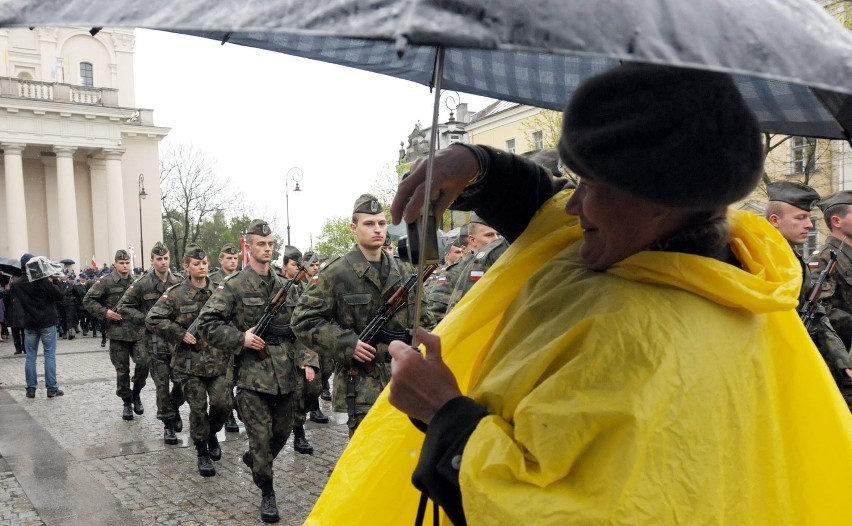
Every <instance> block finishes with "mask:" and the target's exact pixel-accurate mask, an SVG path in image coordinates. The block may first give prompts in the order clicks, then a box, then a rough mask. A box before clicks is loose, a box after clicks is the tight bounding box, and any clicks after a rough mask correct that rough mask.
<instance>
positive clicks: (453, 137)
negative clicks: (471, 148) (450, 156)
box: [450, 133, 461, 144]
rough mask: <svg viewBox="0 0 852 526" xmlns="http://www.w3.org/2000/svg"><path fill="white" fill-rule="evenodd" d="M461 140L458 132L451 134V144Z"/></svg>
mask: <svg viewBox="0 0 852 526" xmlns="http://www.w3.org/2000/svg"><path fill="white" fill-rule="evenodd" d="M460 141H461V135H459V134H457V133H452V134H450V144H455V143H457V142H460Z"/></svg>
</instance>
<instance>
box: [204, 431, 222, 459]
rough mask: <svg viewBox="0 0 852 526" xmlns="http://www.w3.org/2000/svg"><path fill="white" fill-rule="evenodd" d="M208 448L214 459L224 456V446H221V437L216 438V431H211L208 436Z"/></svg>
mask: <svg viewBox="0 0 852 526" xmlns="http://www.w3.org/2000/svg"><path fill="white" fill-rule="evenodd" d="M207 450H208V451H209V452H210V458H211V459H212V460H219V459H220V458H222V447H221V446H219V439H218V438H216V433H210V436H209V437H207Z"/></svg>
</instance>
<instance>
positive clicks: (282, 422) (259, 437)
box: [237, 387, 294, 481]
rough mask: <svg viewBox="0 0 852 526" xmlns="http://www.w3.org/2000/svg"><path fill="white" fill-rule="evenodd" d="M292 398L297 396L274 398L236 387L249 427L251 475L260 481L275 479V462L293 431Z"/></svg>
mask: <svg viewBox="0 0 852 526" xmlns="http://www.w3.org/2000/svg"><path fill="white" fill-rule="evenodd" d="M293 399H294V393H287V394H279V395H271V394H266V393H261V392H258V391H252V390H250V389H244V388H242V387H239V388H237V405H238V406H239V408H240V417H241V418H242V420H243V424H245V426H246V435H248V440H249V451H251V454H252V456H253V457H254V465H253V466H252V473H253V474H254V475H255V478H256V479H257V480H261V481H271V480H272V461H273V460H275V457H277V456H278V453H280V452H281V450H282V449H283V448H284V444H286V443H287V438H289V437H290V432H291V431H292V430H293V404H294V401H293Z"/></svg>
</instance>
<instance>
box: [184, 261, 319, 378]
mask: <svg viewBox="0 0 852 526" xmlns="http://www.w3.org/2000/svg"><path fill="white" fill-rule="evenodd" d="M272 275H273V279H272V280H270V281H269V282H268V283H267V282H264V280H263V278H261V277H260V276H259V275H258V274H257V272H255V271H254V269H253V268H252V267H250V266H247V267H246V268H244V269H243V270H241V271H240V272H239V273H238V274H237V275H235V276H233V277H229V278H228V279H226V280H225V281H224V282H223V283H222V284H221V285H219V286H218V287H217V288H216V292H215V293H214V294H213V296H212V297H211V298H210V299H209V300H208V301H207V303H206V304H205V305H204V307H203V308H202V309H201V313H200V314H199V318H200V319H201V320H200V321H199V323H198V332H199V334H201V338H202V339H204V340H206V343H207V344H208V345H211V346H214V347H217V348H220V349H233V350H234V359H235V360H239V373H238V375H239V376H238V377H237V382H236V383H237V386H238V387H241V388H245V389H251V390H253V391H259V392H262V393H269V394H285V393H289V392H292V391H294V390H295V389H296V386H297V385H298V384H297V380H296V375H297V374H303V373H302V371H301V369H299V367H298V366H311V367H314V368H315V369H317V370H319V359H318V357H317V354H316V353H315V352H313V351H311V350H310V349H308V348H307V347H305V346H304V345H300V344H298V342H295V341H293V340H292V339H291V338H289V337H287V336H274V335H271V334H267V336H266V337H265V339H266V352H267V354H268V357H267V358H266V359H264V360H261V359H260V357H259V356H258V354H257V353H256V352H255V351H253V350H249V349H245V348H244V347H243V344H244V342H245V332H246V331H247V330H248V329H250V328H252V327H254V326H255V325H257V322H258V321H259V320H260V317H261V316H262V315H263V311H264V309H265V308H266V305H267V304H269V301H270V300H271V299H272V297H273V296H274V295H275V293H276V292H277V291H278V289H280V288H281V287H283V286H284V284H285V283H286V281H285V280H284V278H281V277H279V276H277V275H275V274H274V272H273V273H272ZM272 325H273V326H275V327H279V328H284V327H288V326H289V325H290V310H289V309H287V308H282V309H281V310H279V311H278V313H277V314H276V315H275V318H274V319H273V320H272Z"/></svg>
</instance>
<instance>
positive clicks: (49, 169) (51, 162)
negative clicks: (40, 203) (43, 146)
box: [40, 153, 70, 261]
mask: <svg viewBox="0 0 852 526" xmlns="http://www.w3.org/2000/svg"><path fill="white" fill-rule="evenodd" d="M41 164H42V166H43V167H44V193H45V201H44V203H45V208H46V211H47V254H40V255H42V256H47V257H49V258H50V259H52V260H54V261H59V260H60V259H62V258H64V257H70V256H63V255H62V245H61V243H62V239H61V238H62V229H61V228H60V226H59V191H58V190H57V187H56V156H55V155H45V153H42V154H41Z"/></svg>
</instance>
